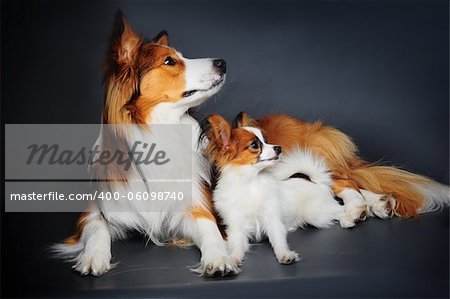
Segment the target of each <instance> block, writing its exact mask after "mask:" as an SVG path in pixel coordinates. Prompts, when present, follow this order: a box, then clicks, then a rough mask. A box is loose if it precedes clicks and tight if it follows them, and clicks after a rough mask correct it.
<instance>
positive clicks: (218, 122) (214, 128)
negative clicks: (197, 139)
mask: <svg viewBox="0 0 450 299" xmlns="http://www.w3.org/2000/svg"><path fill="white" fill-rule="evenodd" d="M202 127H203V128H202V130H203V132H204V134H205V135H206V137H207V138H208V139H209V142H211V143H213V144H216V145H218V146H219V147H220V148H222V149H225V150H226V149H228V147H229V145H230V138H231V125H230V123H229V122H228V121H227V120H226V119H224V118H223V117H222V116H220V115H218V114H213V115H211V116H210V117H208V118H207V119H205V121H204V122H203V125H202Z"/></svg>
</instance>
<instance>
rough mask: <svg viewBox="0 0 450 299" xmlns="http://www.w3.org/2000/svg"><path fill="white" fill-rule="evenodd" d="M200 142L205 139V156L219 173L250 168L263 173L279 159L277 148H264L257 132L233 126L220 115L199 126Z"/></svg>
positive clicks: (264, 143)
mask: <svg viewBox="0 0 450 299" xmlns="http://www.w3.org/2000/svg"><path fill="white" fill-rule="evenodd" d="M202 138H207V140H208V141H207V142H208V144H207V146H206V150H205V152H206V155H207V157H208V158H209V159H210V160H211V162H212V163H213V164H214V165H215V166H216V167H217V168H218V169H219V170H220V169H222V168H223V167H225V166H232V167H251V168H254V169H255V170H263V169H264V168H266V167H268V166H271V165H273V164H274V163H275V162H276V161H277V160H278V159H279V157H280V155H281V147H280V146H278V145H272V144H268V143H267V142H266V141H265V139H264V136H263V134H262V132H261V130H260V129H258V128H255V127H251V126H246V125H245V124H244V123H243V122H240V123H237V124H236V125H235V126H233V127H232V126H231V124H230V123H229V122H228V121H227V120H226V119H224V118H223V117H222V116H220V115H217V114H215V115H211V116H210V117H208V118H206V119H205V120H204V121H203V122H202Z"/></svg>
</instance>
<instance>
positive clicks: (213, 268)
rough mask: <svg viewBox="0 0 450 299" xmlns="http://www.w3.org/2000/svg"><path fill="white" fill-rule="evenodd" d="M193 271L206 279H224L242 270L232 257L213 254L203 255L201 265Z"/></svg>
mask: <svg viewBox="0 0 450 299" xmlns="http://www.w3.org/2000/svg"><path fill="white" fill-rule="evenodd" d="M193 271H194V272H197V273H199V274H200V275H201V276H206V277H213V276H222V277H224V276H228V275H236V274H238V273H239V271H240V270H239V268H238V266H237V264H236V263H235V262H234V261H233V259H231V258H230V257H228V256H226V255H221V254H216V255H214V254H212V255H203V256H202V259H201V261H200V265H199V266H198V267H197V268H195V269H193Z"/></svg>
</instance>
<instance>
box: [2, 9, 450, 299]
mask: <svg viewBox="0 0 450 299" xmlns="http://www.w3.org/2000/svg"><path fill="white" fill-rule="evenodd" d="M118 7H121V8H122V9H123V11H124V13H125V14H126V16H127V17H128V19H129V21H130V23H131V24H132V25H133V26H134V28H135V30H136V31H137V32H140V33H142V34H143V35H144V36H147V37H153V36H154V35H156V34H157V33H158V32H159V31H160V30H161V29H166V30H168V31H169V34H170V37H171V42H172V45H173V46H175V47H176V48H177V49H178V50H180V51H181V52H183V54H185V56H187V57H220V58H224V59H226V60H227V62H228V69H229V71H228V82H227V83H226V85H225V87H224V89H223V90H222V91H221V92H220V94H219V95H217V96H216V97H214V98H213V99H212V100H211V101H209V102H208V103H206V104H205V105H204V106H203V107H201V109H200V110H199V114H200V115H207V114H209V113H212V112H218V113H221V114H223V115H225V116H226V117H228V118H232V117H234V115H236V114H237V113H238V112H239V111H241V110H245V111H247V112H249V113H250V114H252V115H253V116H256V117H259V116H262V115H265V114H268V113H275V112H284V113H289V114H291V115H293V116H296V117H299V118H301V119H304V120H310V121H312V120H316V119H321V120H323V121H324V122H326V123H328V124H330V125H333V126H336V127H338V128H340V129H341V130H343V131H345V132H346V133H348V134H349V135H350V136H352V138H353V139H354V140H355V142H356V143H357V144H358V146H359V148H360V150H361V154H362V156H364V157H366V158H367V159H368V160H370V161H376V160H378V159H383V160H384V161H386V162H389V163H393V164H397V165H401V166H403V167H405V168H407V169H409V170H412V171H415V172H419V173H421V174H425V175H428V176H431V177H432V178H434V179H436V180H438V181H440V182H448V165H449V157H448V148H449V129H448V120H449V103H448V95H449V89H448V81H449V72H448V62H449V61H448V34H449V30H448V2H447V1H428V0H427V1H425V0H424V1H406V0H405V1H298V2H294V1H276V2H275V1H271V2H262V1H227V2H225V1H208V2H206V1H146V2H144V1H135V2H113V1H108V2H95V3H94V2H91V1H84V2H62V3H61V2H60V3H56V2H42V1H39V2H34V1H26V2H17V1H15V2H12V1H9V2H6V4H5V2H2V11H1V14H2V15H1V20H2V43H1V44H2V78H1V80H2V94H1V95H2V115H3V119H4V120H5V122H6V123H98V122H99V120H100V112H101V105H102V101H103V94H102V88H101V85H100V83H101V79H102V73H101V68H100V65H101V60H102V57H103V53H104V51H105V47H106V41H107V38H108V36H109V34H110V31H111V24H112V18H113V15H114V13H115V11H116V9H117V8H118ZM2 216H3V217H2V228H3V234H2V285H3V286H5V289H4V291H3V292H6V294H7V295H8V296H27V295H28V296H30V295H33V296H36V295H39V294H46V295H55V294H58V296H62V295H69V294H72V292H73V291H75V290H77V291H79V292H80V293H78V295H79V296H82V295H86V294H90V295H91V296H94V295H99V296H108V297H109V296H112V295H116V296H120V295H121V296H151V295H159V296H162V295H164V294H172V295H174V294H177V295H184V296H186V295H188V296H189V295H192V294H194V293H198V294H203V295H204V296H208V294H210V295H211V296H213V295H214V296H227V295H230V296H237V295H241V296H243V295H247V296H251V295H254V296H258V297H260V296H263V295H265V296H271V297H279V296H301V295H303V296H307V297H339V296H343V297H362V296H367V297H410V296H421V297H444V296H447V295H448V213H447V212H445V213H443V214H438V215H430V216H426V217H424V218H423V219H424V220H422V221H419V222H418V223H416V222H414V221H409V220H408V221H398V220H394V221H378V220H375V219H372V220H370V221H367V222H365V223H363V224H361V225H360V226H358V227H357V228H356V229H355V230H351V231H344V230H340V229H339V228H338V227H335V228H333V229H332V230H326V231H318V230H311V229H309V230H305V231H300V232H297V233H295V234H292V235H291V237H290V241H291V244H293V248H298V250H299V251H301V252H304V255H305V257H306V260H305V262H303V263H300V264H298V265H295V266H292V267H280V266H278V265H276V263H275V262H274V260H273V259H272V258H271V255H270V250H269V248H268V246H267V244H263V245H262V246H258V247H256V248H255V249H254V250H255V252H256V254H255V255H250V258H249V261H248V264H247V266H246V268H244V273H243V274H242V275H241V276H239V277H238V278H237V279H236V280H231V281H223V282H214V283H206V282H205V281H204V280H202V279H200V278H198V277H196V276H195V275H193V274H191V273H189V271H188V270H187V269H186V268H185V266H186V265H192V264H194V263H195V262H196V261H197V259H198V253H197V251H195V250H188V251H180V250H178V249H164V248H156V247H154V246H151V245H150V246H149V248H144V245H143V243H144V242H142V241H141V239H137V240H134V241H131V242H130V243H128V244H126V245H125V244H117V245H115V246H114V247H113V255H114V256H115V257H116V258H117V259H118V260H120V261H123V264H121V265H122V266H121V267H122V268H120V271H125V273H127V274H126V275H125V276H124V275H122V277H126V278H122V279H115V277H116V278H117V275H118V273H120V272H117V271H119V269H118V270H114V271H116V272H114V271H112V272H111V273H110V274H108V275H107V276H104V277H102V278H99V279H95V278H84V279H82V278H80V277H78V276H77V275H76V274H75V273H72V272H71V269H70V267H69V265H67V264H63V263H60V262H59V261H53V260H48V259H47V258H46V256H47V253H46V246H47V245H49V244H51V243H52V242H55V241H56V240H61V239H63V238H64V237H66V236H67V235H69V234H70V233H71V232H72V229H73V224H74V221H75V217H76V215H74V214H56V213H55V214H42V213H36V214H31V213H27V214H18V213H10V214H3V215H2ZM325 248H326V250H325ZM367 263H368V264H367ZM139 265H140V266H141V268H139ZM143 265H146V266H149V267H151V266H154V268H143ZM119 267H120V265H119ZM158 267H159V268H158ZM168 267H169V268H168ZM152 271H156V272H152ZM263 273H264V275H263ZM388 273H390V274H388ZM271 278H272V279H275V280H270V279H271ZM374 281H375V282H376V283H374ZM164 282H166V284H164ZM261 282H263V283H261ZM139 290H141V292H139ZM146 290H147V291H146ZM149 290H151V292H150V291H149ZM202 290H203V291H202ZM208 290H209V291H208ZM58 292H59V293H58ZM108 292H109V293H108ZM107 293H108V295H105V294H107ZM205 294H206V295H205Z"/></svg>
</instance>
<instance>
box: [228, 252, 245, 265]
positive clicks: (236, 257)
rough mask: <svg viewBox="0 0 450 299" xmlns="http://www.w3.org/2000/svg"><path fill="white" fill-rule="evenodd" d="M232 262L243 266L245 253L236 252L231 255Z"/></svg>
mask: <svg viewBox="0 0 450 299" xmlns="http://www.w3.org/2000/svg"><path fill="white" fill-rule="evenodd" d="M231 260H232V261H233V262H234V263H235V264H236V265H237V266H238V267H240V266H242V262H243V261H244V253H240V252H234V253H232V254H231Z"/></svg>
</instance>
